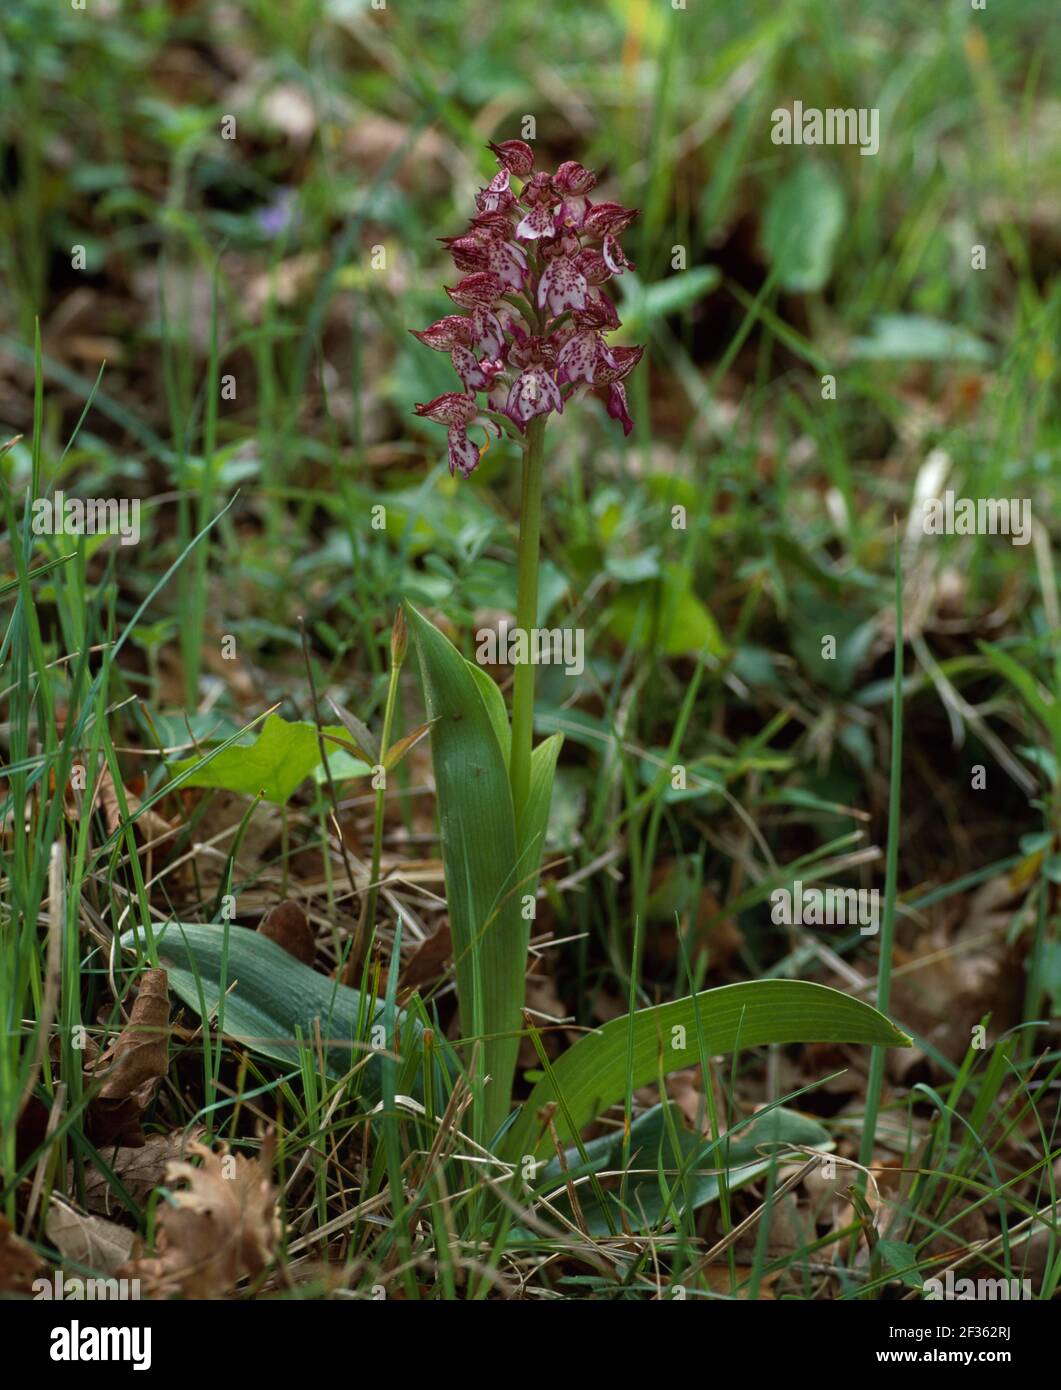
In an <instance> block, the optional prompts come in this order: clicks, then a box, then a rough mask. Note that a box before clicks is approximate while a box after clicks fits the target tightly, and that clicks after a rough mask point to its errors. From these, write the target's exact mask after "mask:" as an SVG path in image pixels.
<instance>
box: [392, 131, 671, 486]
mask: <svg viewBox="0 0 1061 1390" xmlns="http://www.w3.org/2000/svg"><path fill="white" fill-rule="evenodd" d="M490 149H491V150H492V151H493V153H494V155H495V156H496V158H497V163H498V172H497V173H496V174H495V175H494V177H493V178H492V179H491V180H490V182H489V183H488V184H487V185H486V187H485V188H483V189H481V190H480V191H479V193H478V194H477V196H476V199H475V205H476V212H475V215H474V216H473V217H472V218H471V221H470V223H469V225H468V229H467V231H465V232H464V233H463V234H462V235H461V236H458V237H446V238H444V242H445V244H446V246H447V247H448V249H449V252H450V254H451V255H452V257H453V260H454V264H455V265H456V267H457V269H458V271H460V272H461V273H462V277H463V278H462V279H460V281H459V282H458V283H457V284H456V285H454V286H453V287H452V288H449V287H447V290H446V293H447V294H448V295H449V297H450V299H452V300H453V302H454V304H455V305H456V306H457V307H458V309H460V310H462V311H463V312H461V313H454V314H446V315H445V316H444V317H443V318H441V319H439V320H438V322H437V323H433V324H431V325H430V326H429V327H428V328H425V329H423V330H422V331H420V332H417V331H416V330H415V329H414V330H412V331H413V333H414V336H415V337H417V338H419V339H420V341H421V342H422V343H425V344H426V345H427V346H428V347H430V348H434V349H435V350H436V351H437V352H445V353H448V354H449V356H450V359H451V361H452V362H453V366H454V369H455V370H456V373H457V375H458V376H459V377H460V380H461V385H462V386H463V388H464V389H463V391H447V392H446V393H445V394H444V395H441V396H438V397H436V399H435V400H433V401H428V402H427V403H426V404H423V405H418V406H416V413H417V415H420V416H423V417H425V418H426V419H428V420H436V421H438V422H439V423H440V424H443V425H446V426H447V428H448V439H449V469H450V473H451V474H453V473H454V472H456V471H458V470H459V472H460V474H461V476H462V477H464V478H467V477H468V475H469V474H470V473H472V472H473V471H474V469H475V468H476V467H477V465H478V463H479V459H480V457H481V453H480V450H479V449H478V448H477V446H476V445H475V444H474V443H473V441H472V440H471V439H469V438H468V428H469V426H471V425H473V424H475V425H478V426H480V427H482V428H483V429H485V430H487V431H488V432H490V433H493V434H495V435H497V434H500V432H501V431H500V429H499V427H498V425H497V423H496V420H495V419H493V418H491V416H492V415H494V416H502V415H503V416H506V417H507V418H508V419H509V420H511V421H512V423H513V424H514V425H515V426H516V427H517V428H518V429H519V430H521V431H525V430H526V427H527V423H528V421H530V420H532V419H533V418H534V417H535V416H537V415H548V414H550V413H551V412H553V411H555V412H556V414H558V415H559V414H562V413H563V409H564V405H565V404H566V403H567V401H569V400H570V399H571V398H572V397H573V396H574V395H575V394H576V393H582V392H585V391H589V390H591V389H593V390H600V391H602V392H603V393H604V395H605V400H606V404H607V410H608V414H609V415H611V416H612V417H613V419H616V420H618V421H619V422H620V423H621V424H622V427H623V433H624V434H629V433H630V431H631V430H632V429H633V421H632V420H631V419H630V412H629V409H628V407H627V400H626V389H625V387H624V386H623V381H624V379H625V378H626V377H627V376H629V374H630V373H631V372H632V371H633V369H634V368H635V367H636V366H637V364H638V362H639V361H640V360H641V354H642V352H643V351H644V349H643V348H641V347H609V345H608V343H607V342H606V341H605V334H607V333H611V332H613V331H614V330H615V329H617V328H619V327H621V325H620V322H619V316H618V314H617V313H616V312H615V306H614V304H613V303H612V301H611V299H610V298H609V297H608V296H607V295H606V294H605V293H604V292H603V290H602V289H601V286H602V285H604V284H605V283H606V282H607V281H608V280H610V279H611V278H612V277H613V276H617V275H622V274H623V272H624V271H625V270H632V269H633V268H634V267H633V264H632V263H631V262H630V261H628V260H627V259H626V256H625V255H624V253H623V250H622V247H621V246H620V244H619V237H620V236H621V235H622V233H623V232H624V231H625V230H626V228H627V227H629V226H630V224H631V222H633V220H634V218H635V217H636V216H637V212H636V210H635V209H633V208H624V207H622V206H620V204H618V203H610V202H600V203H593V202H591V200H590V197H589V194H590V192H591V191H592V189H593V188H594V187H595V186H596V183H597V176H596V174H594V173H593V172H592V171H591V170H589V169H585V168H583V167H582V165H581V164H579V163H577V162H576V161H575V160H568V161H566V162H565V163H563V164H561V165H560V167H559V169H557V170H556V172H555V173H554V174H548V173H545V172H544V171H542V170H538V171H535V169H534V152H533V150H532V149H531V147H530V146H529V145H527V144H525V143H524V142H523V141H522V140H505V141H502V143H501V144H499V145H493V144H492V145H491V146H490ZM480 394H482V395H484V396H485V398H486V403H485V405H483V406H480V404H479V401H478V397H479V395H480ZM482 452H485V450H483V451H482Z"/></svg>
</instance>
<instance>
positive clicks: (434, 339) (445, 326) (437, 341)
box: [409, 314, 472, 352]
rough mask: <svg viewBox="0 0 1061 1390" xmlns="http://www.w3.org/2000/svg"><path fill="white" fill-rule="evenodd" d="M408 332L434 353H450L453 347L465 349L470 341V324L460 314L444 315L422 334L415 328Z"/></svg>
mask: <svg viewBox="0 0 1061 1390" xmlns="http://www.w3.org/2000/svg"><path fill="white" fill-rule="evenodd" d="M409 332H410V333H411V334H412V335H413V337H414V338H419V339H420V341H421V342H422V343H425V344H426V345H427V346H428V347H429V348H434V349H435V351H436V352H452V351H453V349H454V348H455V347H462V346H463V347H466V346H467V345H468V344H469V343H470V342H471V340H472V327H471V323H470V322H469V320H468V319H466V318H465V317H464V316H463V315H462V314H446V315H445V316H444V317H443V318H440V319H439V320H438V321H437V323H433V324H431V325H430V326H429V327H427V328H425V329H424V330H423V331H422V332H418V331H417V330H416V329H415V328H410V330H409Z"/></svg>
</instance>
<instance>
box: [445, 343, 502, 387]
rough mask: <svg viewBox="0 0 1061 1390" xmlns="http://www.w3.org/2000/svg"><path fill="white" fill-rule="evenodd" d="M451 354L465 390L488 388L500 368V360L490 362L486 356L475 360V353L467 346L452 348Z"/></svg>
mask: <svg viewBox="0 0 1061 1390" xmlns="http://www.w3.org/2000/svg"><path fill="white" fill-rule="evenodd" d="M451 356H452V358H453V365H454V367H455V368H456V370H457V375H458V376H459V377H460V379H461V381H463V383H464V389H465V390H466V391H486V390H489V387H490V383H491V382H492V381H493V379H494V377H495V376H497V374H498V372H499V371H500V370H501V363H500V362H491V361H490V360H489V359H488V358H486V357H484V358H483V360H482V361H481V362H477V361H476V360H475V355H474V354H473V353H471V352H469V351H468V349H467V348H463V347H457V348H454V349H453V352H452V354H451Z"/></svg>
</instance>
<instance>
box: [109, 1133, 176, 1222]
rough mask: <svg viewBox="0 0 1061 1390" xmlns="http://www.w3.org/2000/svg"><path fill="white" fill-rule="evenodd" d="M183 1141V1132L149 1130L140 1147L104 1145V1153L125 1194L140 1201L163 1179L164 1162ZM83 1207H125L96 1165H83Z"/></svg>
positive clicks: (117, 1210)
mask: <svg viewBox="0 0 1061 1390" xmlns="http://www.w3.org/2000/svg"><path fill="white" fill-rule="evenodd" d="M199 1132H200V1133H201V1132H202V1131H201V1130H200V1131H199ZM185 1142H186V1139H185V1135H184V1134H182V1133H181V1132H180V1131H178V1132H176V1133H174V1134H151V1135H149V1136H148V1138H147V1140H146V1141H145V1143H144V1144H143V1146H142V1147H140V1148H134V1147H132V1146H129V1147H127V1148H119V1149H108V1150H107V1153H106V1155H105V1157H106V1160H107V1164H108V1166H109V1167H110V1169H111V1171H112V1172H113V1173H114V1174H115V1176H116V1177H118V1178H119V1179H120V1180H121V1184H122V1186H123V1187H124V1188H125V1190H126V1192H128V1194H129V1196H130V1197H131V1198H132V1199H133V1201H134V1202H136V1203H138V1204H140V1205H142V1204H143V1203H144V1202H145V1201H146V1200H147V1198H148V1196H149V1195H150V1193H151V1192H152V1191H153V1189H154V1188H156V1187H158V1186H159V1184H160V1183H162V1182H163V1181H164V1180H165V1176H166V1164H167V1163H170V1162H171V1161H172V1160H173V1159H175V1158H178V1157H179V1156H180V1154H181V1153H182V1152H183V1149H184V1146H185ZM85 1207H86V1209H87V1210H88V1211H90V1212H95V1213H97V1214H99V1215H102V1216H109V1215H110V1214H111V1213H113V1212H122V1211H124V1210H125V1207H124V1205H123V1204H122V1202H121V1201H120V1199H119V1198H118V1197H117V1196H116V1194H115V1192H114V1189H113V1188H112V1187H111V1185H110V1183H109V1182H108V1180H107V1177H106V1175H105V1174H103V1173H101V1172H100V1171H99V1169H98V1168H93V1167H86V1169H85Z"/></svg>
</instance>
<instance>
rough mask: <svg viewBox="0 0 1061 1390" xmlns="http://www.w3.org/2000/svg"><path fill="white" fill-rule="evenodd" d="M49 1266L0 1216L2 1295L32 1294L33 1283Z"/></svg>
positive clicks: (0, 1280)
mask: <svg viewBox="0 0 1061 1390" xmlns="http://www.w3.org/2000/svg"><path fill="white" fill-rule="evenodd" d="M46 1269H47V1265H46V1264H45V1263H44V1261H43V1260H42V1259H41V1257H40V1256H39V1255H38V1254H37V1252H36V1250H34V1248H33V1246H32V1245H27V1244H26V1242H25V1241H24V1240H23V1239H22V1238H21V1236H17V1235H16V1234H15V1232H14V1230H13V1228H12V1226H11V1223H10V1221H8V1219H7V1217H6V1216H0V1294H22V1295H24V1296H26V1297H28V1296H29V1294H30V1293H31V1292H32V1289H33V1281H34V1279H37V1278H39V1277H40V1275H42V1274H43V1273H44V1271H45V1270H46Z"/></svg>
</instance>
